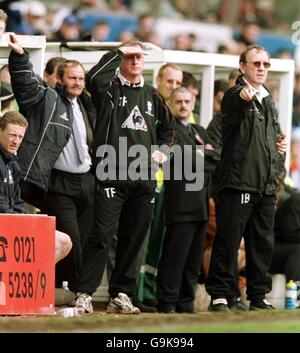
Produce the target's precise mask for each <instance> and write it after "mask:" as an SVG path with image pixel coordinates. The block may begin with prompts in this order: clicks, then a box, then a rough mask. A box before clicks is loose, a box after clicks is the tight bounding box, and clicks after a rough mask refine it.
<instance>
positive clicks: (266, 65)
mask: <svg viewBox="0 0 300 353" xmlns="http://www.w3.org/2000/svg"><path fill="white" fill-rule="evenodd" d="M246 64H252V65H254V66H255V67H257V68H259V67H260V66H261V65H263V66H264V68H265V69H269V68H270V66H271V63H269V62H268V61H253V62H250V61H246Z"/></svg>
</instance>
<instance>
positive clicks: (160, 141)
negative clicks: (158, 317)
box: [76, 42, 174, 314]
mask: <svg viewBox="0 0 300 353" xmlns="http://www.w3.org/2000/svg"><path fill="white" fill-rule="evenodd" d="M118 67H120V71H119V73H118V74H117V75H116V69H117V68H118ZM143 68H144V46H143V44H142V43H141V42H129V43H125V44H124V45H122V46H121V47H119V48H118V49H117V50H113V51H111V52H108V53H107V54H105V55H104V56H103V57H102V58H101V60H100V61H99V63H98V64H97V65H96V66H94V67H93V68H92V69H91V71H90V72H89V73H88V74H87V82H86V83H87V88H88V89H89V91H90V92H91V95H92V99H93V102H94V104H95V106H96V109H97V114H98V119H97V125H96V132H95V149H94V158H93V165H94V167H95V169H96V177H97V180H96V182H97V188H96V195H95V208H94V210H95V212H94V214H95V216H94V229H93V231H92V235H91V238H90V239H89V240H88V241H87V243H86V248H85V250H84V256H83V257H84V258H83V267H82V270H81V277H80V281H79V284H78V288H77V289H78V292H79V293H78V297H77V301H76V305H77V306H82V307H84V308H85V310H86V311H87V312H91V311H92V310H93V307H92V304H91V296H90V295H91V294H92V293H93V292H94V291H95V290H96V289H97V287H98V286H99V284H100V282H101V279H102V276H103V272H104V269H105V265H106V261H107V252H108V248H109V246H110V244H111V241H112V239H113V235H114V234H116V233H117V238H118V244H117V250H116V262H115V268H114V270H113V272H112V274H111V277H110V282H109V294H110V297H111V299H110V302H109V305H108V308H107V311H108V312H111V313H117V312H119V313H130V314H138V313H139V312H140V311H139V309H138V308H137V307H134V306H133V305H132V302H131V300H130V297H134V296H135V295H136V281H137V278H136V273H135V272H136V270H135V263H136V260H137V256H138V253H139V250H140V248H141V245H142V244H143V241H144V239H145V236H146V232H147V229H148V224H149V221H150V217H151V211H152V205H153V203H152V199H153V197H154V190H155V182H154V173H153V171H152V174H153V179H152V180H151V179H150V177H151V175H150V174H151V166H152V163H153V162H155V163H164V162H165V161H166V156H165V154H164V153H162V152H160V151H159V150H157V149H156V150H155V151H154V152H153V151H151V146H153V145H166V146H165V147H166V149H168V147H167V146H169V145H171V144H172V140H173V138H174V136H173V134H174V131H173V120H172V117H171V115H170V112H169V110H168V108H167V107H166V105H165V104H164V101H163V98H162V97H161V96H160V95H159V93H158V92H157V90H156V89H154V88H153V87H152V86H150V85H147V84H145V83H144V78H143V76H142V71H143ZM130 151H131V152H130ZM129 154H131V155H130V156H129ZM139 154H140V157H139V158H138V159H137V158H136V157H138V155H139ZM134 161H137V164H138V166H136V168H134ZM134 169H135V170H134ZM139 174H140V175H139ZM142 174H143V177H142V176H141V175H142ZM143 179H144V180H143Z"/></svg>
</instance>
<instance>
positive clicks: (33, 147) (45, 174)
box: [9, 51, 96, 190]
mask: <svg viewBox="0 0 300 353" xmlns="http://www.w3.org/2000/svg"><path fill="white" fill-rule="evenodd" d="M9 71H10V75H11V83H12V88H13V91H14V95H15V97H16V100H17V102H18V105H19V108H20V112H21V113H22V114H23V115H24V116H25V117H26V119H27V120H28V124H29V126H28V129H27V132H26V135H25V137H24V140H23V142H22V145H21V147H20V149H19V152H18V156H19V164H20V167H21V171H22V172H21V178H22V179H23V180H24V181H27V182H29V183H32V184H35V185H37V186H38V187H39V188H41V189H44V190H47V189H48V182H49V178H50V174H51V170H52V168H53V166H54V163H55V161H56V160H57V158H58V156H59V154H60V153H61V151H62V150H63V148H64V147H65V145H66V144H67V142H68V140H69V138H70V136H71V133H72V123H73V113H72V109H71V103H70V102H69V101H68V100H67V98H66V97H65V95H64V92H62V91H61V90H60V88H59V87H58V88H57V89H56V90H53V89H52V88H50V87H48V86H46V85H45V83H44V82H43V80H42V79H41V77H40V76H38V75H36V74H34V72H33V71H32V64H31V62H30V59H29V54H28V53H27V52H26V51H25V52H24V54H22V55H21V54H17V53H15V52H14V51H11V53H10V56H9ZM79 104H83V105H84V108H85V110H86V112H87V118H88V120H89V124H90V126H91V127H92V128H93V127H94V125H95V118H96V114H95V110H94V107H93V104H92V102H91V99H90V98H89V96H88V95H87V94H85V93H83V94H82V95H81V96H80V97H79Z"/></svg>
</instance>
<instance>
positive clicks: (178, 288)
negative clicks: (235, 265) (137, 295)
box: [157, 87, 218, 313]
mask: <svg viewBox="0 0 300 353" xmlns="http://www.w3.org/2000/svg"><path fill="white" fill-rule="evenodd" d="M170 109H171V112H172V114H173V116H174V117H175V118H176V119H175V127H176V145H174V158H173V159H172V160H171V161H170V178H168V179H166V180H165V181H164V183H165V217H166V218H165V222H166V235H165V238H164V242H163V247H162V254H161V258H160V262H159V266H158V274H157V299H158V310H159V311H160V312H165V313H172V312H175V311H177V312H187V313H192V312H194V299H195V288H196V285H197V281H198V277H199V274H200V269H201V263H202V254H203V248H204V242H205V235H206V225H207V221H208V218H209V203H208V198H209V190H208V186H209V179H210V177H209V174H210V173H211V172H212V171H213V169H214V163H215V162H214V158H217V156H218V155H217V154H216V153H215V152H214V151H213V149H212V148H211V146H208V145H206V144H205V139H206V132H205V130H204V128H202V127H201V126H199V125H197V124H190V123H189V120H190V119H189V118H190V113H191V112H192V110H193V96H192V93H191V92H190V91H189V90H188V89H187V88H185V87H178V88H175V90H174V91H173V92H172V94H171V98H170ZM201 145H202V146H203V151H204V155H205V160H204V155H203V154H202V153H203V151H199V150H197V146H198V147H199V146H201ZM176 147H180V152H179V155H180V157H181V158H182V159H183V163H182V165H181V163H178V157H179V155H177V153H178V152H177V150H176V149H175V148H176ZM191 157H192V158H191ZM201 159H202V161H201ZM201 162H202V163H201ZM216 162H217V160H216ZM179 169H180V170H181V171H182V178H176V174H175V173H176V171H177V172H178V171H179ZM188 169H190V173H191V174H192V173H194V177H193V178H190V177H192V175H191V174H190V175H189V173H188ZM195 175H196V176H195ZM201 177H202V178H203V185H200V178H201ZM197 178H198V179H197ZM177 179H179V180H177ZM188 179H192V180H188ZM197 180H198V182H199V186H196V183H197ZM193 184H194V187H195V189H194V190H188V185H190V186H191V185H193Z"/></svg>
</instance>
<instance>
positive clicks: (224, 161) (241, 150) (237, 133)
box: [217, 76, 285, 195]
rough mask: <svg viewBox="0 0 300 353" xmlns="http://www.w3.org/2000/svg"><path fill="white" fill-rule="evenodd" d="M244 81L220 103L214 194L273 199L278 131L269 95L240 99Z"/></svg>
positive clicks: (280, 159) (278, 158) (278, 162)
mask: <svg viewBox="0 0 300 353" xmlns="http://www.w3.org/2000/svg"><path fill="white" fill-rule="evenodd" d="M243 87H244V80H243V78H242V77H241V76H240V77H239V78H238V79H237V85H235V86H234V87H232V88H230V89H229V90H228V91H227V92H226V93H225V95H224V98H223V100H222V138H223V150H222V157H221V162H220V169H219V174H218V182H217V191H220V190H222V189H224V188H227V187H228V188H233V189H237V190H241V191H248V192H258V193H266V194H268V195H274V194H275V193H276V190H277V186H278V176H279V174H280V172H281V171H282V169H283V167H284V159H285V156H283V155H280V154H279V153H278V151H277V149H276V143H277V142H278V137H279V136H280V135H281V130H280V126H279V121H278V115H277V110H276V108H275V106H274V103H273V101H272V98H271V95H269V96H267V97H265V98H264V99H263V100H262V104H260V103H259V101H258V100H257V99H256V97H255V96H254V98H253V99H252V100H251V101H249V102H247V101H244V100H243V99H241V98H240V96H239V94H240V91H241V90H242V89H243Z"/></svg>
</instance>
